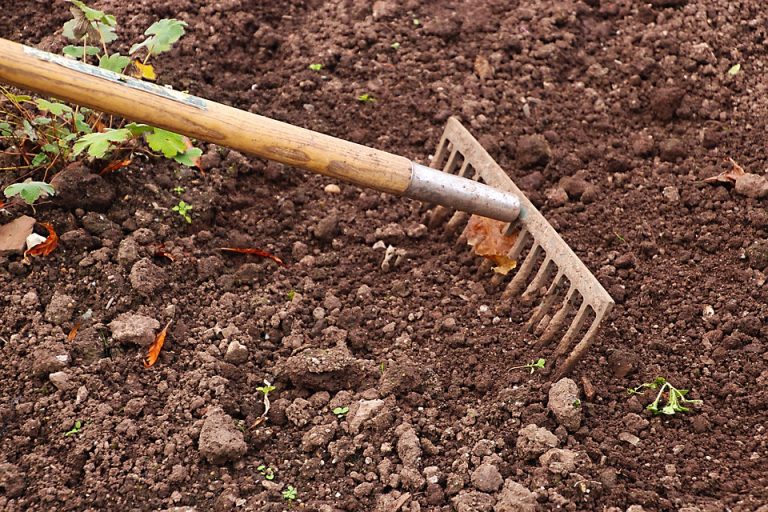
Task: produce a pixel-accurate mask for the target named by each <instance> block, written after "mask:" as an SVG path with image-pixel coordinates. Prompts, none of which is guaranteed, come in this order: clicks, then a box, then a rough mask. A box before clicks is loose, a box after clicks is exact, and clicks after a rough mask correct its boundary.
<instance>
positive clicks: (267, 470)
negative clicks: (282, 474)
mask: <svg viewBox="0 0 768 512" xmlns="http://www.w3.org/2000/svg"><path fill="white" fill-rule="evenodd" d="M256 471H258V472H259V474H260V475H261V476H263V477H264V478H266V479H267V480H270V481H272V480H274V479H275V470H274V469H272V468H271V467H269V466H265V465H264V464H262V465H260V466H259V467H257V468H256Z"/></svg>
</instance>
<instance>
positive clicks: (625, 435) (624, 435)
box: [619, 432, 640, 446]
mask: <svg viewBox="0 0 768 512" xmlns="http://www.w3.org/2000/svg"><path fill="white" fill-rule="evenodd" d="M619 441H624V442H625V443H628V444H631V445H632V446H637V445H638V444H640V438H639V437H637V436H636V435H634V434H630V433H629V432H621V433H620V434H619Z"/></svg>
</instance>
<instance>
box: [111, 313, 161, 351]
mask: <svg viewBox="0 0 768 512" xmlns="http://www.w3.org/2000/svg"><path fill="white" fill-rule="evenodd" d="M158 329H160V322H158V321H157V320H155V319H154V318H150V317H148V316H144V315H137V314H135V313H123V314H122V315H120V316H118V317H117V318H115V319H114V320H112V321H111V322H110V323H109V330H110V331H112V338H113V339H114V340H115V341H116V342H118V343H133V344H136V345H139V346H141V347H148V346H149V345H151V344H152V342H153V341H155V332H156V331H157V330H158Z"/></svg>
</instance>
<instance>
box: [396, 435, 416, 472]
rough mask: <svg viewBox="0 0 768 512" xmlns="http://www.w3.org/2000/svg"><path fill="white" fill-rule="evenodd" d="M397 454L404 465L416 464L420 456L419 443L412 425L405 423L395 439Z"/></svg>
mask: <svg viewBox="0 0 768 512" xmlns="http://www.w3.org/2000/svg"><path fill="white" fill-rule="evenodd" d="M397 455H398V457H400V460H401V461H402V463H403V465H404V466H406V467H407V466H416V464H417V462H418V460H419V459H420V458H421V443H419V437H418V436H417V435H416V431H415V430H414V429H413V427H412V426H410V425H406V426H405V427H404V428H403V429H402V432H401V434H400V437H399V439H398V440H397Z"/></svg>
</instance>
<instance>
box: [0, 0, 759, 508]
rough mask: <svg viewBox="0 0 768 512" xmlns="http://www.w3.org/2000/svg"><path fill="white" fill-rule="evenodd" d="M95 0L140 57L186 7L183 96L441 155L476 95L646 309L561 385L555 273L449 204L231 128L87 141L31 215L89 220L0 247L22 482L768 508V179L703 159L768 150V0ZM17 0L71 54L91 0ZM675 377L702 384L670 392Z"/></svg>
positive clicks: (311, 499) (327, 496)
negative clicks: (543, 286)
mask: <svg viewBox="0 0 768 512" xmlns="http://www.w3.org/2000/svg"><path fill="white" fill-rule="evenodd" d="M92 4H93V6H94V7H97V8H99V9H103V10H105V11H107V12H109V13H112V14H114V15H116V16H117V19H118V23H119V31H118V33H119V35H120V39H119V40H118V41H117V42H116V43H115V45H116V48H117V49H120V50H121V51H122V53H123V54H125V53H127V51H128V48H129V45H130V42H133V41H136V40H138V39H139V38H140V37H141V34H142V32H143V31H144V29H145V28H146V27H148V26H149V25H150V24H151V23H152V22H153V21H156V20H157V19H160V18H164V17H176V18H179V19H182V20H184V21H186V22H187V23H188V29H187V34H186V35H185V36H184V37H183V38H182V40H181V41H180V42H179V43H178V45H177V46H176V47H175V48H174V50H173V51H172V52H171V53H169V54H166V55H163V56H161V57H159V58H158V59H157V60H156V69H157V72H158V75H159V77H160V78H159V81H160V82H162V83H164V84H169V85H171V86H173V87H174V88H175V89H178V90H186V91H189V92H191V93H193V94H196V95H199V96H203V97H206V98H210V99H213V100H217V101H220V102H223V103H226V104H230V105H233V106H236V107H238V108H241V109H244V110H248V111H251V112H255V113H258V114H262V115H266V116H269V117H273V118H276V119H280V120H283V121H286V122H289V123H292V124H296V125H298V126H302V127H306V128H310V129H313V130H318V131H321V132H325V133H329V134H331V135H334V136H338V137H341V138H345V139H349V140H352V141H355V142H358V143H361V144H365V145H368V146H372V147H377V148H380V149H384V150H387V151H391V152H394V153H397V154H402V155H405V156H407V157H409V158H412V159H415V160H417V161H419V162H422V163H425V164H429V163H430V160H429V158H430V155H431V154H433V153H434V151H435V147H436V144H437V142H438V141H439V138H440V135H441V133H442V129H443V126H444V124H445V122H446V120H447V119H448V118H449V117H450V116H456V117H458V118H459V119H460V120H461V121H462V122H463V123H464V124H465V126H467V127H468V128H469V129H470V130H471V131H472V133H473V134H474V135H475V136H476V137H477V138H478V140H479V141H480V142H481V143H482V144H483V145H484V146H485V148H486V149H487V150H488V151H489V152H490V154H491V155H492V156H493V157H494V158H495V159H496V160H497V161H498V162H499V164H500V165H501V166H502V167H503V168H504V169H505V170H506V171H507V172H508V174H509V175H510V176H511V177H512V179H513V180H514V181H515V182H516V183H517V184H518V185H519V186H520V187H521V188H522V189H523V190H524V191H525V193H526V194H527V195H528V196H529V198H530V199H531V200H532V201H533V202H534V204H536V205H537V206H538V207H539V208H540V210H541V212H542V213H543V214H544V215H545V217H546V218H547V219H548V220H549V222H550V223H551V224H552V225H553V226H554V227H555V229H556V230H557V231H558V232H559V233H560V234H561V235H562V237H563V239H564V240H565V241H566V242H567V243H568V244H569V245H570V246H571V247H572V248H573V250H574V251H575V253H576V254H577V255H578V256H579V257H580V258H581V259H582V260H583V261H584V262H585V264H586V265H587V266H588V267H589V269H591V271H593V272H594V273H595V275H596V276H597V277H598V279H599V280H600V282H601V283H602V284H603V286H604V287H605V288H606V290H608V291H609V292H610V294H611V295H612V297H613V298H614V299H615V301H616V306H615V308H614V310H613V312H612V314H611V316H610V317H609V318H608V320H606V321H605V322H604V323H603V325H602V326H601V329H600V331H599V334H598V336H597V338H596V339H595V341H594V344H593V346H592V347H591V348H590V350H589V352H588V353H587V355H586V357H585V358H584V359H583V360H582V361H581V362H580V363H579V364H578V366H577V367H576V368H575V370H574V372H573V373H572V374H571V376H570V377H571V380H563V381H560V382H555V381H554V380H553V379H552V378H551V375H552V374H550V373H547V371H546V370H547V368H545V370H544V371H537V372H535V373H531V372H530V371H529V370H528V369H524V368H523V369H520V368H518V369H514V367H516V366H520V365H524V364H526V363H528V362H530V361H532V360H535V359H537V358H539V357H544V358H547V357H548V355H549V354H551V352H552V350H553V347H552V346H545V347H543V348H536V345H535V342H536V340H537V338H536V336H535V333H534V334H526V333H525V329H524V325H525V321H526V319H527V317H528V315H529V314H530V309H531V307H532V305H535V304H534V303H535V301H533V303H531V302H530V301H529V302H521V301H520V300H519V299H518V298H517V297H512V298H511V299H506V298H503V297H502V292H503V289H504V287H503V284H504V283H503V282H502V283H499V282H497V281H494V280H493V272H492V271H489V270H488V266H487V265H482V264H481V263H482V262H481V261H479V259H478V258H477V257H476V256H474V255H472V253H471V252H470V251H469V250H468V248H467V246H466V244H463V243H461V242H457V235H456V234H453V235H451V234H447V233H446V232H445V230H444V229H442V228H441V227H440V226H438V227H436V228H427V227H426V225H427V224H428V223H429V222H428V218H429V212H428V209H427V207H426V206H425V205H422V204H420V203H417V202H415V201H411V200H407V199H402V198H397V197H393V196H389V195H385V194H380V193H377V192H372V191H370V190H363V189H360V188H356V187H354V186H351V185H347V184H344V183H333V182H332V181H331V180H329V179H326V178H323V177H319V176H314V175H310V174H307V173H304V172H302V171H298V170H296V169H292V168H288V167H284V166H282V165H277V164H274V163H269V162H266V161H263V160H260V159H257V158H252V157H249V156H246V155H242V154H239V153H237V152H234V151H230V150H228V149H226V148H221V147H216V146H214V145H208V144H206V143H199V146H200V147H201V148H202V149H203V150H204V155H203V158H202V167H203V169H204V172H199V171H197V170H194V169H193V170H190V169H187V168H182V167H180V166H178V165H176V164H168V163H166V162H164V161H161V160H156V159H143V160H142V159H136V160H135V161H134V162H133V163H132V164H131V165H130V166H128V167H126V168H124V169H121V170H119V171H117V172H115V173H111V174H108V175H105V176H104V177H100V176H99V171H100V170H101V167H100V166H101V165H103V164H100V163H98V162H96V163H90V162H85V163H84V165H85V166H86V167H85V168H83V167H80V168H68V169H67V170H66V171H65V172H64V175H63V176H62V177H63V179H62V180H61V183H60V187H61V190H60V195H59V197H58V198H54V199H53V200H49V201H43V202H42V203H41V204H39V205H38V206H36V209H35V211H33V210H32V209H31V208H26V207H18V206H14V207H13V208H6V209H5V210H4V211H2V212H1V215H2V219H1V221H0V224H6V223H8V222H10V221H11V220H13V219H14V218H16V217H19V216H21V215H22V214H26V215H30V216H34V217H35V218H36V219H37V221H38V222H49V223H51V224H52V225H53V226H54V228H55V230H56V232H57V233H58V234H59V235H60V237H61V241H60V244H59V247H58V248H57V249H56V250H55V251H54V252H53V253H52V254H50V255H49V256H47V257H33V258H31V262H30V264H28V265H27V264H24V263H23V262H22V261H21V260H22V258H21V255H13V254H11V255H5V256H2V257H0V278H1V279H2V285H3V286H2V294H0V350H1V351H2V357H1V358H0V382H2V386H0V419H1V420H2V421H0V509H2V510H9V511H11V510H19V511H22V510H60V511H64V510H117V509H122V510H200V511H202V510H221V511H228V510H253V511H280V510H318V511H327V512H331V511H340V510H347V511H353V510H375V511H382V512H384V511H404V512H415V511H419V510H435V511H451V510H456V511H460V512H462V511H496V512H499V511H512V510H515V511H517V510H520V511H536V510H538V511H545V510H560V509H562V510H569V511H583V510H601V511H602V510H611V511H625V510H627V511H628V510H631V511H633V512H639V511H643V510H645V511H657V510H664V511H667V510H674V511H678V510H680V511H682V510H685V511H687V512H694V511H701V512H703V511H723V510H733V511H754V510H766V509H765V508H763V507H764V506H765V504H766V503H768V491H766V489H768V453H767V452H766V443H767V442H768V433H767V432H766V429H765V423H766V409H767V408H768V355H766V338H767V336H768V324H766V320H768V306H767V305H766V299H768V285H766V274H765V272H766V270H767V269H766V267H768V240H767V237H768V213H766V210H765V208H766V202H765V201H766V200H765V199H763V198H762V197H761V196H764V195H765V191H764V190H762V189H758V190H755V189H745V188H743V187H742V188H741V189H740V188H739V187H732V186H731V185H730V184H729V183H714V184H713V183H707V182H705V181H704V179H706V178H708V177H711V176H714V175H717V174H719V173H721V172H722V171H724V170H727V169H729V168H730V167H731V165H732V164H730V162H729V161H728V158H732V159H733V160H734V161H736V162H738V164H739V165H741V166H742V167H743V168H744V169H745V170H746V171H747V172H749V173H754V174H757V175H762V174H763V172H764V170H765V168H766V149H765V134H766V122H765V120H766V119H767V118H768V108H766V107H767V106H768V104H767V101H766V97H767V96H766V85H765V79H764V74H765V72H766V69H768V62H767V61H766V57H765V56H766V54H768V40H767V39H766V37H767V30H766V27H768V6H766V5H765V4H764V2H761V1H758V0H737V1H734V0H706V1H694V0H688V1H686V0H648V1H645V2H634V1H629V0H622V1H616V0H583V1H577V0H535V1H522V0H521V1H517V0H476V1H455V0H454V1H446V0H438V1H425V0H407V1H403V2H398V1H388V0H385V1H376V2H361V1H355V0H327V1H322V0H303V1H298V0H288V1H281V2H262V1H258V0H220V1H213V0H204V1H191V0H168V1H137V2H124V1H121V2H118V1H116V0H98V1H94V2H92ZM3 7H4V9H3V11H4V12H3V16H2V17H1V18H0V36H2V37H4V38H8V39H13V40H16V41H19V42H23V43H25V44H28V45H32V46H36V47H39V48H43V49H46V50H49V51H60V50H61V48H62V46H63V45H64V44H65V43H64V40H63V38H62V36H61V25H62V24H63V22H64V21H66V20H67V19H68V18H69V17H70V15H69V12H68V4H67V3H65V2H63V1H56V2H40V1H34V0H14V1H12V2H11V3H10V5H4V6H3ZM395 43H397V44H395ZM310 64H322V69H320V70H319V71H315V70H312V69H310V68H309V65H310ZM737 64H738V65H740V67H738V68H735V67H734V66H736V65H737ZM363 94H368V95H369V96H370V97H372V98H374V99H375V101H367V102H364V101H360V100H359V99H358V98H359V96H361V95H363ZM3 149H4V150H6V149H8V148H3ZM6 160H7V158H4V160H3V162H5V161H6ZM3 167H5V165H4V166H3ZM67 173H68V174H69V178H67V177H66V174H67ZM22 174H23V172H22V171H21V170H19V171H15V170H14V169H10V170H7V169H4V170H3V171H2V174H0V180H1V181H2V185H3V186H5V185H7V184H9V183H12V182H14V181H16V180H17V179H19V178H20V177H22ZM336 185H338V188H336V187H335V186H336ZM177 187H183V191H181V189H179V188H177ZM180 199H183V200H184V201H185V202H187V203H189V204H190V205H192V207H193V209H192V211H191V220H192V222H191V223H190V224H188V223H187V222H185V220H184V219H183V218H182V217H181V216H180V215H178V214H177V213H176V212H174V211H173V210H172V207H173V206H174V205H176V204H177V203H178V201H179V200H180ZM38 229H39V225H38ZM41 233H42V234H45V231H44V230H43V231H41ZM390 246H391V247H392V249H388V248H389V247H390ZM222 247H255V248H260V249H263V250H266V251H269V252H270V253H273V254H274V255H276V256H278V257H280V258H282V259H283V260H285V262H286V265H285V266H280V265H278V264H277V263H275V262H274V261H271V260H269V259H262V258H258V257H257V256H253V255H243V254H236V253H228V252H223V251H221V250H220V249H221V248H222ZM385 256H388V257H387V262H386V264H384V265H383V263H384V260H385ZM507 279H508V278H507ZM89 310H90V311H91V312H92V314H91V315H90V317H89V316H88V315H86V318H83V315H84V314H85V313H86V312H87V311H89ZM168 322H170V326H169V327H168V335H167V339H166V341H165V345H164V347H163V348H162V352H161V354H160V357H159V360H158V361H157V363H156V364H155V365H154V366H152V367H150V368H146V367H144V365H143V364H142V361H143V358H144V356H145V355H146V352H147V345H149V344H150V343H151V342H152V340H153V339H154V336H155V335H156V334H157V333H158V332H159V331H160V330H161V329H162V328H163V327H164V326H165V325H166V324H167V323H168ZM76 326H77V327H78V330H77V333H76V334H75V336H74V338H73V339H68V335H70V333H71V332H72V330H73V328H75V327H76ZM547 364H548V365H549V364H550V363H549V361H548V363H547ZM658 376H663V377H665V378H667V379H668V380H669V381H670V382H671V383H672V384H674V385H675V386H677V387H678V388H684V389H689V390H690V392H689V395H688V397H689V398H692V399H698V400H702V401H703V402H702V403H701V404H700V405H694V406H692V407H691V411H690V412H688V413H678V414H675V415H671V416H654V415H653V414H651V412H650V411H648V410H646V406H647V405H648V404H649V403H650V402H651V401H652V400H653V398H654V395H655V392H654V391H652V390H649V391H646V392H645V393H642V394H639V395H630V394H628V393H627V388H629V387H634V386H638V385H640V384H641V383H644V382H651V381H653V380H654V379H655V378H656V377H658ZM265 381H267V382H269V383H270V384H271V385H272V386H274V390H272V391H270V392H269V395H268V398H269V404H270V405H271V407H270V408H269V411H268V413H267V414H266V415H265V414H264V413H265V405H266V400H265V399H264V394H263V391H264V389H263V388H264V387H265V386H267V384H265ZM260 387H262V390H261V391H259V389H258V388H260ZM78 425H79V426H78ZM293 490H295V494H294V492H293Z"/></svg>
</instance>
